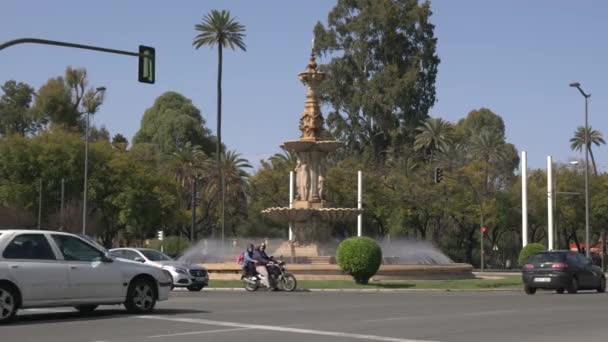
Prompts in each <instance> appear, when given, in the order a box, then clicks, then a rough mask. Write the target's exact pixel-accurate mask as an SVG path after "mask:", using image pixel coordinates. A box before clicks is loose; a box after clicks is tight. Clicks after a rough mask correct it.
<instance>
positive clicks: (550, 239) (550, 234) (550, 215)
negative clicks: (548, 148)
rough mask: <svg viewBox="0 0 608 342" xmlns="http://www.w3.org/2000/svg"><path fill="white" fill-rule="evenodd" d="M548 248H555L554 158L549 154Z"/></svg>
mask: <svg viewBox="0 0 608 342" xmlns="http://www.w3.org/2000/svg"><path fill="white" fill-rule="evenodd" d="M547 240H548V241H547V242H548V244H547V248H548V249H549V250H550V251H552V250H553V241H554V239H553V160H552V159H551V156H547Z"/></svg>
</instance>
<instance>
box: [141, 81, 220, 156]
mask: <svg viewBox="0 0 608 342" xmlns="http://www.w3.org/2000/svg"><path fill="white" fill-rule="evenodd" d="M142 143H149V144H152V145H154V146H157V147H158V149H159V151H161V152H162V153H164V154H166V155H172V154H173V153H174V152H176V151H179V150H180V149H181V148H183V147H184V146H185V145H186V144H187V143H190V144H191V145H192V146H194V145H199V146H201V148H202V150H203V151H204V152H205V153H207V154H210V153H211V151H212V150H213V143H214V141H213V138H212V136H211V132H210V131H209V129H208V128H206V127H205V120H204V119H203V117H202V116H201V112H200V110H199V109H198V108H196V107H195V106H194V105H193V104H192V101H191V100H190V99H187V98H186V97H184V96H183V95H181V94H179V93H176V92H172V91H170V92H166V93H164V94H162V95H161V96H159V97H158V98H157V99H156V100H155V101H154V104H153V105H152V107H150V108H148V109H147V110H146V112H145V113H144V116H143V118H142V119H141V127H140V129H139V131H138V132H137V133H136V134H135V137H134V138H133V145H137V144H142Z"/></svg>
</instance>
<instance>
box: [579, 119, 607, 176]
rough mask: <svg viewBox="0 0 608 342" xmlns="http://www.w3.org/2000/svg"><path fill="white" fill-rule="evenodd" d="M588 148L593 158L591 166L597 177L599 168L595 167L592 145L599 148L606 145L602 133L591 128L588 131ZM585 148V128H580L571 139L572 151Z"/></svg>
mask: <svg viewBox="0 0 608 342" xmlns="http://www.w3.org/2000/svg"><path fill="white" fill-rule="evenodd" d="M586 135H587V146H588V148H589V156H591V164H593V173H594V174H595V175H596V176H597V166H596V165H595V157H594V156H593V149H592V145H595V146H597V147H599V146H600V145H606V141H605V140H604V136H603V134H602V132H600V131H597V130H595V129H593V127H591V126H589V130H588V131H587V134H586ZM584 146H585V127H583V126H579V127H578V128H577V129H576V131H575V132H574V136H573V137H572V138H570V149H572V151H579V152H580V151H581V150H582V149H583V147H584Z"/></svg>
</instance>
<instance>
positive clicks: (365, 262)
mask: <svg viewBox="0 0 608 342" xmlns="http://www.w3.org/2000/svg"><path fill="white" fill-rule="evenodd" d="M336 260H337V262H338V265H339V266H340V268H341V269H342V271H344V273H346V274H349V275H351V276H352V277H353V279H355V282H356V283H358V284H367V283H368V282H369V279H370V278H371V277H373V276H374V274H376V272H378V269H379V268H380V264H381V263H382V249H381V248H380V246H379V245H378V243H376V241H374V240H373V239H370V238H368V237H351V238H348V239H346V240H344V241H342V242H341V243H340V245H339V246H338V251H337V252H336Z"/></svg>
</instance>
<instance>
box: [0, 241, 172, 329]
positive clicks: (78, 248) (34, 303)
mask: <svg viewBox="0 0 608 342" xmlns="http://www.w3.org/2000/svg"><path fill="white" fill-rule="evenodd" d="M170 286H171V277H170V275H169V272H167V271H164V270H162V269H159V268H156V267H151V266H147V265H142V264H137V263H134V262H130V261H122V260H114V259H113V258H112V257H110V255H109V254H108V253H107V252H106V251H105V250H104V249H103V248H100V247H99V246H97V245H95V244H91V243H89V241H88V239H83V238H81V237H79V236H77V235H73V234H67V233H63V232H54V231H43V230H2V231H0V324H2V323H5V322H8V321H10V320H11V319H12V318H13V317H14V316H15V314H16V312H17V310H18V309H26V308H45V307H55V306H73V307H75V308H76V309H77V310H78V311H80V312H83V313H89V312H91V311H93V310H95V309H96V308H97V306H99V305H114V304H124V305H125V307H126V308H127V310H128V311H129V312H132V313H135V314H142V313H149V312H152V311H153V310H154V306H155V305H156V302H157V301H161V300H167V299H168V296H169V289H170Z"/></svg>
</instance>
